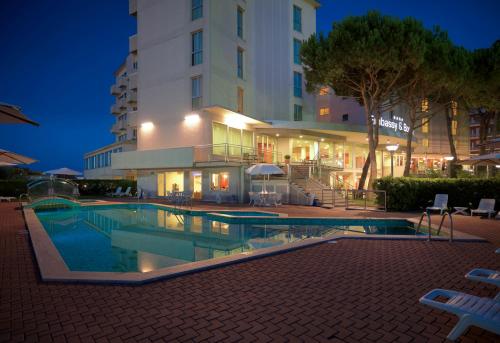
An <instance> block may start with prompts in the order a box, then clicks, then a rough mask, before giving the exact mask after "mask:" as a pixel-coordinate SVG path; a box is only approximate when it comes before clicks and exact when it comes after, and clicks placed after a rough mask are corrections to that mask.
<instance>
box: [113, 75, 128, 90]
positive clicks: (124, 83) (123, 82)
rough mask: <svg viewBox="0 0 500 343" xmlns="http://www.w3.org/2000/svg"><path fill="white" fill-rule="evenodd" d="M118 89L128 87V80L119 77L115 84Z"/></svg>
mask: <svg viewBox="0 0 500 343" xmlns="http://www.w3.org/2000/svg"><path fill="white" fill-rule="evenodd" d="M116 84H117V85H118V87H120V88H122V89H123V88H126V87H127V86H128V80H127V78H126V77H120V78H119V79H118V82H117V83H116Z"/></svg>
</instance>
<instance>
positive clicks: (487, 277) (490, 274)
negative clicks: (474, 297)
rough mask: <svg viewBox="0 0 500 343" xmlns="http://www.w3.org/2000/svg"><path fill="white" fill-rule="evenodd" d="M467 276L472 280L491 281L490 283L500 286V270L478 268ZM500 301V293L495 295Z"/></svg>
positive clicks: (466, 276)
mask: <svg viewBox="0 0 500 343" xmlns="http://www.w3.org/2000/svg"><path fill="white" fill-rule="evenodd" d="M465 278H466V279H468V280H472V281H477V282H484V283H489V284H490V285H493V286H496V287H500V272H499V271H497V270H492V269H483V268H476V269H472V270H471V271H470V272H468V273H467V274H466V275H465ZM495 300H497V301H500V293H498V294H497V295H496V297H495Z"/></svg>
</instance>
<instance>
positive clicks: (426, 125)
mask: <svg viewBox="0 0 500 343" xmlns="http://www.w3.org/2000/svg"><path fill="white" fill-rule="evenodd" d="M422 132H423V133H429V119H428V118H424V119H422Z"/></svg>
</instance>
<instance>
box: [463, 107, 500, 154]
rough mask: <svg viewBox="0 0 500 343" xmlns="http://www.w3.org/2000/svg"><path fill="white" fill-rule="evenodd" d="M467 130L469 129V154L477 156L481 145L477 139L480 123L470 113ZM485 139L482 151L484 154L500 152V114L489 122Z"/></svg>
mask: <svg viewBox="0 0 500 343" xmlns="http://www.w3.org/2000/svg"><path fill="white" fill-rule="evenodd" d="M469 116H470V119H469V129H470V154H471V155H472V156H477V155H479V154H480V150H481V149H480V148H481V145H480V144H481V143H480V139H479V131H480V121H479V118H477V116H476V115H475V114H474V113H473V112H471V113H470V114H469ZM487 131H488V132H487V139H486V142H485V143H484V151H485V153H486V154H489V153H498V152H500V114H498V113H497V114H496V116H495V117H494V118H493V119H492V120H491V121H490V125H489V126H488V128H487Z"/></svg>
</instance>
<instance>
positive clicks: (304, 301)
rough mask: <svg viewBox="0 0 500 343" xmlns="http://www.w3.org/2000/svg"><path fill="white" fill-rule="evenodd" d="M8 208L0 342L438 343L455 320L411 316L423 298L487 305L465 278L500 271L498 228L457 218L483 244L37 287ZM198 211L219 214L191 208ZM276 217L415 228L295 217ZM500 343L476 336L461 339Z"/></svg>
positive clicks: (368, 245)
mask: <svg viewBox="0 0 500 343" xmlns="http://www.w3.org/2000/svg"><path fill="white" fill-rule="evenodd" d="M16 206H18V204H14V203H1V204H0V247H1V248H0V268H1V273H0V286H1V287H0V289H1V290H0V299H1V301H0V309H1V310H0V341H1V342H3V341H5V342H17V341H19V342H21V341H22V342H30V341H33V342H35V341H36V342H41V341H44V342H45V341H46V342H51V341H54V342H56V341H72V342H73V341H75V342H78V341H85V342H89V341H90V342H91V341H99V342H100V341H102V342H121V341H125V342H154V341H158V342H171V341H203V340H206V341H222V340H224V341H264V342H265V341H269V342H270V341H287V340H292V341H329V342H389V341H397V342H410V341H416V342H424V341H432V342H440V341H444V340H445V337H446V335H447V334H448V332H449V331H450V330H451V328H452V327H453V326H454V325H455V323H456V317H454V316H450V315H447V314H444V313H441V312H438V311H434V310H431V309H430V308H429V307H425V306H422V305H420V304H419V303H418V299H419V297H420V296H422V295H423V294H424V293H426V292H427V291H428V290H430V289H432V288H437V287H440V288H451V289H455V290H460V291H464V292H468V293H473V294H477V295H481V296H489V297H493V296H494V295H496V293H497V291H498V289H495V288H494V287H492V286H487V285H484V284H478V283H474V282H471V281H467V280H466V279H465V278H464V277H463V275H464V274H465V273H466V272H467V271H469V270H470V269H472V268H474V267H484V268H491V269H500V256H498V255H495V254H494V250H495V248H496V247H497V246H500V221H493V220H484V219H479V218H478V217H474V218H470V217H461V216H456V217H455V229H456V230H460V231H463V232H466V233H471V234H474V235H476V236H480V237H483V238H485V239H487V240H489V241H490V242H491V243H464V242H456V243H448V242H418V241H385V240H355V241H353V240H344V241H340V242H339V243H337V244H321V245H319V246H315V247H310V248H305V249H301V250H298V251H294V252H290V253H286V254H281V255H277V256H272V257H267V258H263V259H259V260H254V261H250V262H246V263H242V264H236V265H231V266H227V267H224V268H219V269H214V270H209V271H205V272H201V273H197V274H192V275H187V276H183V277H179V278H176V279H172V280H166V281H159V282H154V283H151V284H147V285H143V286H138V287H131V286H109V285H108V286H103V285H82V284H57V283H44V282H41V281H40V279H39V276H38V270H37V265H36V261H35V260H34V256H33V252H32V250H31V247H30V243H29V237H28V235H27V234H26V231H25V224H24V220H23V217H22V214H21V212H20V211H19V210H16ZM202 206H203V207H204V208H208V206H210V208H220V207H218V206H216V205H196V207H198V208H199V207H202ZM225 207H227V206H225ZM232 208H234V209H239V208H241V207H240V206H234V207H232ZM243 208H245V207H243ZM247 209H248V208H247ZM276 211H279V212H283V213H287V214H289V215H295V216H338V217H351V216H362V217H379V216H380V217H386V216H391V217H396V216H398V217H403V218H408V217H415V216H418V214H415V213H413V214H399V213H397V214H396V213H389V214H387V213H382V212H366V211H342V210H326V209H321V208H311V207H298V206H283V207H280V208H278V209H277V210H276ZM434 221H436V220H434ZM499 339H500V338H499V337H498V336H494V335H492V334H490V333H487V332H484V331H483V330H481V329H478V328H472V329H471V330H469V331H468V332H467V334H466V335H465V336H463V337H462V341H464V342H472V341H478V342H480V341H481V342H492V341H495V340H497V341H498V340H499Z"/></svg>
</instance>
